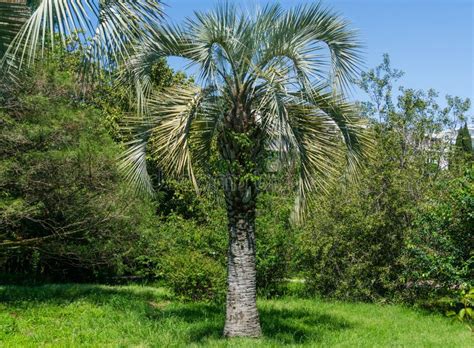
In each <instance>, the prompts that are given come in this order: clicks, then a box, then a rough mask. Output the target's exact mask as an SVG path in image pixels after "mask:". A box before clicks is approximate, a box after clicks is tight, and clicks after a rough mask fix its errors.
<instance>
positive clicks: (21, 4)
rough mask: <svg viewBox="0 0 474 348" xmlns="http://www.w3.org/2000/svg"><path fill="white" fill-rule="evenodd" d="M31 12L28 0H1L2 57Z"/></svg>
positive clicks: (0, 54) (0, 50)
mask: <svg viewBox="0 0 474 348" xmlns="http://www.w3.org/2000/svg"><path fill="white" fill-rule="evenodd" d="M30 14H31V11H30V9H29V7H28V6H27V5H26V1H21V0H0V58H1V57H3V55H4V54H5V52H6V51H7V48H8V46H9V44H10V42H11V41H12V40H13V39H14V38H15V36H16V34H17V33H18V32H19V31H20V29H21V27H22V26H23V24H24V23H25V22H26V21H27V20H28V17H29V16H30Z"/></svg>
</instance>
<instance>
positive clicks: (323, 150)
mask: <svg viewBox="0 0 474 348" xmlns="http://www.w3.org/2000/svg"><path fill="white" fill-rule="evenodd" d="M153 35H154V36H153V38H152V40H150V41H148V42H147V43H145V45H143V46H141V47H140V48H137V51H138V54H137V55H135V56H134V57H133V58H132V59H131V61H130V63H129V64H128V69H129V71H130V72H131V73H132V76H133V79H134V80H135V81H139V82H140V85H141V86H144V88H143V89H144V91H145V92H144V93H145V94H144V95H145V96H146V91H147V88H146V83H147V81H148V80H149V78H148V72H149V68H150V67H151V66H152V64H153V63H154V62H155V61H156V59H160V58H161V57H163V56H178V57H182V58H185V59H187V60H189V61H190V62H191V64H195V65H197V66H198V68H199V71H200V74H201V76H200V80H201V81H202V87H197V86H194V85H187V86H178V87H175V88H171V89H167V90H164V91H163V92H160V93H152V94H151V96H150V97H149V101H148V104H147V106H146V108H145V109H146V111H148V114H147V115H146V116H145V118H144V121H143V122H142V124H141V125H140V126H139V127H138V128H139V129H140V130H141V132H140V135H141V137H140V138H137V140H135V141H133V142H132V143H131V147H130V148H129V150H128V151H127V153H126V154H125V157H124V162H123V165H124V172H125V174H126V175H127V176H128V177H129V178H130V179H131V180H132V181H133V182H135V183H138V184H140V185H141V186H142V187H145V188H147V189H150V188H151V183H150V179H149V178H148V177H147V176H146V162H145V159H146V157H145V150H146V148H147V145H146V143H147V142H148V141H149V140H151V143H152V151H153V153H154V155H155V156H156V157H157V159H158V161H159V164H160V166H161V168H162V169H163V170H164V171H165V172H166V173H167V174H168V175H176V174H178V175H179V174H182V173H184V172H187V174H188V175H189V176H190V178H191V180H192V181H193V182H194V183H196V184H197V182H196V176H195V173H194V171H193V165H196V164H204V165H206V163H207V159H208V156H209V153H210V150H211V147H212V145H213V144H217V149H218V153H219V158H220V159H219V163H220V164H219V166H220V178H221V184H222V189H223V191H224V196H225V202H226V208H227V217H228V234H229V247H228V256H227V257H228V290H227V310H226V323H225V328H224V334H225V335H226V336H259V335H260V334H261V329H260V324H259V319H258V312H257V307H256V270H255V258H256V252H255V214H256V200H257V196H258V192H259V185H258V184H259V181H260V177H261V175H262V173H263V172H264V171H265V166H266V160H265V158H266V153H267V150H268V149H270V148H273V150H274V151H276V152H277V153H278V154H279V156H280V158H281V159H284V161H282V163H287V161H295V162H296V163H297V165H298V174H299V180H298V184H297V193H298V198H297V201H296V210H295V219H296V220H299V219H301V217H302V216H303V211H304V208H305V206H306V205H307V203H308V199H309V198H310V197H311V196H308V192H310V191H314V190H315V189H317V188H319V189H324V188H325V187H326V186H327V185H328V184H329V183H330V182H331V179H333V178H335V177H337V169H338V168H339V167H340V163H341V161H342V160H343V159H345V160H346V161H347V163H348V164H349V167H350V168H351V169H355V168H356V167H357V165H358V160H359V158H360V157H361V156H362V155H363V154H364V147H365V145H367V144H368V142H369V137H368V135H367V134H365V133H366V132H365V126H364V123H363V122H361V121H360V119H359V118H358V117H357V113H356V110H355V109H354V108H353V106H352V105H351V104H350V103H347V102H346V101H345V99H344V97H343V96H342V95H341V94H340V92H341V91H340V90H339V87H341V86H347V85H348V84H349V83H350V81H351V78H352V77H353V76H354V74H355V73H356V72H357V65H358V63H359V57H358V53H359V44H358V41H357V40H356V38H355V35H354V32H353V31H352V30H351V29H350V28H349V25H348V23H347V22H346V21H345V20H343V19H342V18H341V17H340V16H338V15H336V14H334V13H333V12H332V11H330V10H328V9H325V8H323V7H322V6H321V5H308V6H299V7H296V8H294V9H292V10H288V11H286V10H284V9H283V8H282V7H281V6H279V5H269V6H266V7H264V8H263V9H262V10H259V11H256V13H255V14H254V15H253V16H250V17H249V16H248V15H247V14H246V13H242V12H240V11H239V10H238V9H237V8H235V7H234V6H231V5H230V4H228V3H225V4H223V5H221V6H218V7H217V8H216V9H215V10H213V11H211V12H209V13H198V14H196V17H195V18H194V19H188V20H187V21H186V22H185V24H184V25H182V26H168V25H162V26H159V27H157V28H156V29H155V31H154V34H153ZM319 49H325V50H327V52H328V54H329V57H330V59H329V61H328V62H326V61H324V60H322V58H321V56H320V55H319V53H318V52H319ZM324 62H326V64H330V66H331V67H332V68H331V72H330V73H329V74H327V71H325V69H324ZM331 86H334V87H335V88H331Z"/></svg>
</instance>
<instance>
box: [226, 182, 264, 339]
mask: <svg viewBox="0 0 474 348" xmlns="http://www.w3.org/2000/svg"><path fill="white" fill-rule="evenodd" d="M232 186H233V185H232ZM239 186H240V185H239ZM252 186H253V185H248V184H247V185H245V184H244V187H240V189H237V190H230V188H229V187H225V186H224V191H225V196H226V204H227V216H228V220H229V226H228V228H229V248H228V255H227V257H228V259H227V267H228V274H227V284H228V289H227V304H226V306H227V307H226V322H225V326H224V336H227V337H236V336H245V337H258V336H260V335H261V334H262V330H261V328H260V320H259V316H258V310H257V301H256V300H257V289H256V270H255V208H256V206H255V198H256V194H255V193H254V192H255V188H254V187H252Z"/></svg>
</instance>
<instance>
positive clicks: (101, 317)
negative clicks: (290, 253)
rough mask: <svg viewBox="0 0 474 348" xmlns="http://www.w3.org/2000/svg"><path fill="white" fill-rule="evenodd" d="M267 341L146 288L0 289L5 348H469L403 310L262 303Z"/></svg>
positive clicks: (425, 317)
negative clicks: (231, 334) (233, 331)
mask: <svg viewBox="0 0 474 348" xmlns="http://www.w3.org/2000/svg"><path fill="white" fill-rule="evenodd" d="M259 309H260V313H261V321H262V327H263V332H264V338H261V339H258V340H252V339H232V340H226V339H223V338H222V337H221V331H222V328H223V324H224V307H223V306H221V305H213V304H206V303H181V302H178V301H175V300H173V298H172V297H171V295H170V294H169V292H168V291H167V290H166V289H163V288H153V287H147V286H137V285H134V286H103V285H44V286H39V287H18V286H0V346H1V347H37V346H48V347H77V346H93V347H183V346H209V347H280V346H282V345H290V346H291V345H293V346H300V345H301V346H308V347H334V346H338V347H388V346H390V347H472V346H473V343H474V342H473V340H472V339H473V337H472V335H471V333H470V332H469V330H467V329H466V327H465V326H463V325H462V324H460V323H456V322H453V321H452V320H449V319H447V318H444V317H442V316H440V315H435V314H428V313H424V312H420V311H416V310H413V309H408V308H404V307H402V306H391V305H390V306H389V305H386V306H381V305H374V304H360V303H343V302H329V301H322V300H314V299H311V300H309V299H296V298H282V299H277V300H260V301H259Z"/></svg>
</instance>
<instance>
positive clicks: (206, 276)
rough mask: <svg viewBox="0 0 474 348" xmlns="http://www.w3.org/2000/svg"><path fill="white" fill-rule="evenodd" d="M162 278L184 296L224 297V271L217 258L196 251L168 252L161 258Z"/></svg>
mask: <svg viewBox="0 0 474 348" xmlns="http://www.w3.org/2000/svg"><path fill="white" fill-rule="evenodd" d="M162 262H163V264H162V267H163V271H164V274H163V275H164V279H165V280H166V282H167V284H168V285H169V286H170V287H171V289H173V291H174V293H175V294H176V295H177V296H178V297H180V298H181V299H184V300H192V301H196V300H213V301H217V302H219V301H222V300H223V299H224V298H225V289H226V287H225V284H226V272H225V267H224V266H223V265H222V264H221V263H219V262H218V261H216V260H214V259H212V258H210V257H208V256H205V255H203V254H202V253H200V252H198V251H184V252H181V253H180V252H178V253H174V254H168V255H166V256H165V257H164V259H163V260H162Z"/></svg>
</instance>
